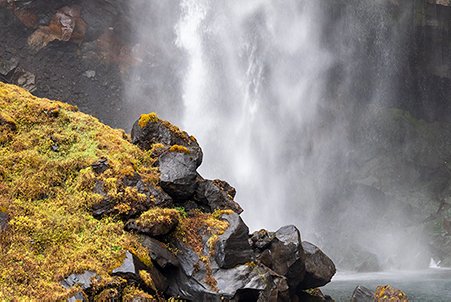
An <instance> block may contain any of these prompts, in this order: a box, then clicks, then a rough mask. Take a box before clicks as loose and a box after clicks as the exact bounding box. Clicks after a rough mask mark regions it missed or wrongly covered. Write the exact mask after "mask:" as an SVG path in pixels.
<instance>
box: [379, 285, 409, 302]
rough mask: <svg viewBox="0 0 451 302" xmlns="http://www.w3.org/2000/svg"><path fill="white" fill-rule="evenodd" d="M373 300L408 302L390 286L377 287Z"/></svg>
mask: <svg viewBox="0 0 451 302" xmlns="http://www.w3.org/2000/svg"><path fill="white" fill-rule="evenodd" d="M374 300H375V301H378V302H409V299H408V298H407V295H406V294H405V293H404V292H403V291H402V290H399V289H396V288H394V287H392V286H390V285H383V286H378V287H377V288H376V292H375V294H374Z"/></svg>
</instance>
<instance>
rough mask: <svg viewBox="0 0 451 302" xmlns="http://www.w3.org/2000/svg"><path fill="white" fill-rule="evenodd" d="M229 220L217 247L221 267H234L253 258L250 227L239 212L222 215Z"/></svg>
mask: <svg viewBox="0 0 451 302" xmlns="http://www.w3.org/2000/svg"><path fill="white" fill-rule="evenodd" d="M222 218H223V219H225V220H227V221H228V222H229V227H228V228H227V230H226V231H225V232H224V234H222V235H220V236H219V239H218V240H217V243H216V247H215V260H216V262H217V263H218V265H219V267H220V268H232V267H235V266H237V265H239V264H245V263H247V262H250V261H252V260H253V251H252V249H251V246H250V245H249V241H248V238H249V228H248V227H247V225H246V224H245V223H244V222H243V220H242V219H241V218H240V216H239V215H238V214H228V215H222Z"/></svg>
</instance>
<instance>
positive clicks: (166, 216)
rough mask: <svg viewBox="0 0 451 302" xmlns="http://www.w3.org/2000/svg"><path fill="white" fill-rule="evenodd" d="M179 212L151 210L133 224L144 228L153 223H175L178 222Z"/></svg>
mask: <svg viewBox="0 0 451 302" xmlns="http://www.w3.org/2000/svg"><path fill="white" fill-rule="evenodd" d="M179 216H180V214H179V212H178V211H177V210H176V209H166V208H153V209H150V210H148V211H146V212H144V213H142V214H141V216H139V218H138V219H136V221H135V223H136V224H137V225H138V226H141V227H143V228H145V227H146V226H149V225H152V224H154V223H155V222H160V223H177V222H178V221H179Z"/></svg>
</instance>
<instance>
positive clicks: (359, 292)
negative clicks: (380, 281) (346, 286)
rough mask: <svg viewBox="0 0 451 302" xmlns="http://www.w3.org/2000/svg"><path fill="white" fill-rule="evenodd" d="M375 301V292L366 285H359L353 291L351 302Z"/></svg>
mask: <svg viewBox="0 0 451 302" xmlns="http://www.w3.org/2000/svg"><path fill="white" fill-rule="evenodd" d="M373 301H374V293H373V292H372V291H371V290H370V289H368V288H366V287H364V286H361V285H359V286H357V287H356V288H355V290H354V292H353V293H352V297H351V302H373Z"/></svg>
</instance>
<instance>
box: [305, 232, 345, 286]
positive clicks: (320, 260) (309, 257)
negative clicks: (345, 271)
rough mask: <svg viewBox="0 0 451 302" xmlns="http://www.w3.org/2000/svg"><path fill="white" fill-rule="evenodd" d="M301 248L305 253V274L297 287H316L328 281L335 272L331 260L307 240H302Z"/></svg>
mask: <svg viewBox="0 0 451 302" xmlns="http://www.w3.org/2000/svg"><path fill="white" fill-rule="evenodd" d="M302 248H303V249H304V253H305V276H304V280H302V282H301V284H300V285H299V288H301V289H308V288H316V287H320V286H324V285H326V284H327V283H329V282H330V280H331V279H332V277H333V276H334V275H335V272H336V269H335V265H334V263H333V262H332V260H330V258H329V257H327V256H326V255H325V254H324V253H323V252H322V251H321V250H320V249H319V248H318V247H316V246H315V245H313V244H311V243H309V242H307V241H304V242H302Z"/></svg>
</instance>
